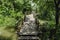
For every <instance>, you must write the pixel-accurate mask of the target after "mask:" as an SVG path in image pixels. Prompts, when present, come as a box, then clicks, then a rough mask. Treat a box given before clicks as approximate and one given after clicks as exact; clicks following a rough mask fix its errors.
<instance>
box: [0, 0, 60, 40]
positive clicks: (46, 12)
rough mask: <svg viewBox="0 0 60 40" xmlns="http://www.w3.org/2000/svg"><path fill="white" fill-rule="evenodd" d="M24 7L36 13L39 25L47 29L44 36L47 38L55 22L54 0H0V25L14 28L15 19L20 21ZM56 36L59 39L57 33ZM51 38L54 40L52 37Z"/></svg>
mask: <svg viewBox="0 0 60 40" xmlns="http://www.w3.org/2000/svg"><path fill="white" fill-rule="evenodd" d="M24 8H26V9H27V10H32V11H35V12H36V13H37V14H38V16H37V18H38V19H39V23H40V27H44V28H45V30H46V31H47V32H45V34H46V35H45V36H46V37H47V38H48V36H49V35H50V34H51V33H50V31H51V29H54V28H55V24H56V22H55V13H56V11H55V4H54V0H51V1H49V0H33V1H32V0H0V27H9V28H13V29H14V28H15V27H16V23H17V21H20V22H22V19H23V16H24V14H23V9H24ZM59 30H60V29H59ZM57 37H58V40H60V39H59V33H57ZM52 40H54V39H53V37H52Z"/></svg>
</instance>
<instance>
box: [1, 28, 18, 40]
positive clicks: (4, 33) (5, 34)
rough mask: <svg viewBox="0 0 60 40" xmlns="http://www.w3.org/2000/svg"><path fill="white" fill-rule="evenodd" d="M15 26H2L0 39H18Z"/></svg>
mask: <svg viewBox="0 0 60 40" xmlns="http://www.w3.org/2000/svg"><path fill="white" fill-rule="evenodd" d="M13 31H14V29H13V28H10V29H9V28H7V29H6V27H0V40H16V38H17V35H16V33H15V31H14V32H13Z"/></svg>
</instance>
